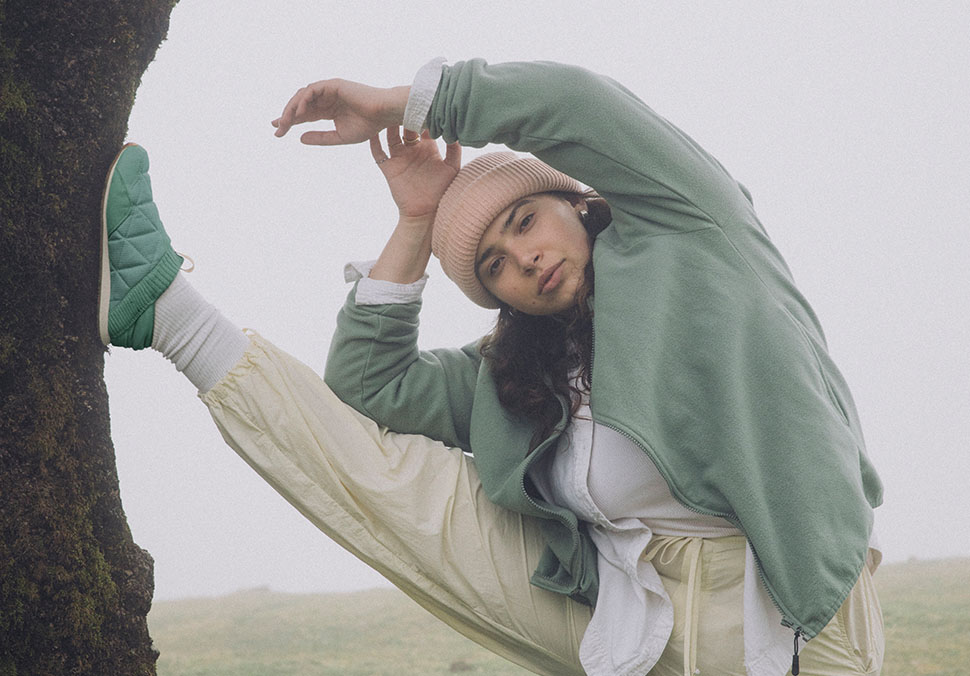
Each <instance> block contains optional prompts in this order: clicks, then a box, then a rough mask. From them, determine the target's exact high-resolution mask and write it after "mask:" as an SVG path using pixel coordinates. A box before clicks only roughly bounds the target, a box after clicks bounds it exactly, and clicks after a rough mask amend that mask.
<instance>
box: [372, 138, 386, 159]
mask: <svg viewBox="0 0 970 676" xmlns="http://www.w3.org/2000/svg"><path fill="white" fill-rule="evenodd" d="M370 154H371V157H373V158H374V161H375V162H377V164H384V163H385V162H387V160H388V157H387V153H385V152H384V148H382V147H381V137H380V136H377V135H376V134H375V135H374V136H371V137H370Z"/></svg>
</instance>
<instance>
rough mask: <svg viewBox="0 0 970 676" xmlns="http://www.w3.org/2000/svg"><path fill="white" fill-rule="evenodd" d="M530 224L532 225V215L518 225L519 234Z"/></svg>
mask: <svg viewBox="0 0 970 676" xmlns="http://www.w3.org/2000/svg"><path fill="white" fill-rule="evenodd" d="M530 223H532V214H528V215H527V216H526V217H525V218H523V219H522V222H521V223H519V232H522V231H524V230H525V229H526V228H527V227H529V224H530Z"/></svg>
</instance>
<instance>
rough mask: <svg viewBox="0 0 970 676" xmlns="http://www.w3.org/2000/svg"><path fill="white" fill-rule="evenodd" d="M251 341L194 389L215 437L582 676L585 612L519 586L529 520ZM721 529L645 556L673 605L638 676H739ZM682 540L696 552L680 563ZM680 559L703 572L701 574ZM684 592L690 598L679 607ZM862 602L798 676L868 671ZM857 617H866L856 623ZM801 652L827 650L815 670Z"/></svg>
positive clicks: (466, 629)
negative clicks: (220, 372)
mask: <svg viewBox="0 0 970 676" xmlns="http://www.w3.org/2000/svg"><path fill="white" fill-rule="evenodd" d="M252 341H253V342H252V344H251V345H250V348H249V350H248V351H247V352H246V354H245V356H244V357H243V358H242V359H241V360H240V362H239V363H237V364H236V366H235V367H234V368H233V369H232V370H231V371H230V373H229V374H228V375H227V376H226V377H225V378H223V379H222V380H221V381H220V382H219V383H218V384H217V385H216V386H215V387H214V388H213V389H211V390H210V391H209V392H207V393H205V394H203V395H202V397H201V398H202V400H203V401H204V402H205V404H206V405H207V406H208V407H209V411H210V413H211V414H212V417H213V419H214V420H215V422H216V425H217V426H218V427H219V430H220V431H221V432H222V435H223V437H224V438H225V440H226V442H227V443H228V444H229V445H230V446H231V447H232V448H233V449H234V450H235V451H236V452H237V453H238V454H239V455H240V456H241V457H242V458H243V459H244V460H245V461H246V462H247V463H249V465H250V466H252V467H253V469H255V470H256V472H257V473H258V474H259V475H260V476H262V477H263V478H264V479H265V480H266V481H267V482H269V484H270V485H272V486H273V488H275V489H276V490H277V491H278V492H279V493H280V495H282V496H283V497H284V498H286V499H287V500H288V501H289V502H290V503H291V504H292V505H293V506H294V507H296V508H297V509H298V510H299V511H300V512H301V513H302V514H303V515H304V516H306V517H307V518H308V519H309V520H310V521H311V522H313V524H314V525H316V526H317V527H318V528H319V529H320V530H322V531H323V532H324V533H326V534H327V535H328V536H329V537H331V538H332V539H333V540H335V541H336V542H338V543H339V544H340V545H341V546H343V547H345V548H346V549H347V550H349V551H350V552H351V553H353V554H354V555H355V556H357V557H358V558H360V559H361V560H362V561H364V562H365V563H367V564H368V565H370V566H372V567H373V568H375V569H376V570H377V571H378V572H380V573H381V574H382V575H384V576H385V577H387V578H388V579H389V580H390V581H391V582H392V583H393V584H395V585H396V586H397V587H399V588H400V589H401V590H402V591H404V593H406V594H407V595H408V596H410V597H411V598H413V599H414V600H415V601H417V602H418V603H419V604H420V605H421V606H423V607H424V608H425V609H427V610H428V611H430V612H431V613H432V614H434V615H435V616H436V617H438V618H439V619H441V620H443V621H444V622H445V623H446V624H448V625H449V626H451V627H452V628H454V629H456V630H457V631H459V632H461V633H462V634H464V635H465V636H467V637H469V638H470V639H472V640H473V641H475V642H477V643H479V644H480V645H482V646H484V647H485V648H487V649H489V650H491V651H493V652H495V653H498V654H499V655H502V656H504V657H505V658H507V659H509V660H511V661H512V662H515V663H516V664H519V665H521V666H523V667H525V668H526V669H529V670H531V671H534V672H536V673H540V674H555V675H567V674H582V673H583V670H582V667H581V666H580V664H579V644H580V641H581V640H582V636H583V632H584V631H585V628H586V625H587V623H588V622H589V618H590V612H591V611H590V609H589V608H588V607H586V606H584V605H582V604H579V603H576V602H574V601H570V600H569V599H567V598H565V597H562V596H560V595H558V594H553V593H550V592H546V591H544V590H541V589H539V588H537V587H534V586H532V585H531V584H529V576H530V575H531V573H532V571H533V570H534V569H535V567H536V566H537V565H538V561H539V557H540V555H541V553H542V550H543V544H542V538H541V537H540V534H539V531H538V528H537V526H536V523H535V522H534V521H533V520H531V519H529V518H525V517H522V516H520V515H517V514H515V513H513V512H510V511H508V510H505V509H502V508H499V507H497V506H495V505H493V504H492V503H491V502H489V500H488V498H486V497H485V495H484V493H483V492H482V488H481V484H480V482H479V480H478V475H477V473H476V471H475V466H474V463H473V462H472V461H471V459H470V458H469V457H468V456H466V455H465V454H463V453H462V452H460V451H458V450H455V449H451V448H447V447H445V446H444V445H442V444H440V443H437V442H434V441H431V440H429V439H427V438H425V437H421V436H416V435H406V434H395V433H393V432H389V431H387V430H386V429H384V428H382V427H379V426H378V425H377V424H375V423H374V422H373V421H372V420H370V419H368V418H366V417H364V416H362V415H360V414H359V413H357V412H356V411H355V410H353V409H352V408H350V407H349V406H347V405H345V404H344V403H343V402H341V401H340V400H339V399H337V397H336V396H335V395H334V394H333V393H332V392H331V391H330V389H329V388H328V387H327V386H326V384H325V383H324V382H323V380H322V379H321V378H320V377H319V376H318V375H317V374H316V373H314V372H313V371H312V370H311V369H310V368H309V367H307V366H305V365H304V364H302V363H300V362H299V361H297V360H296V359H294V358H292V357H290V356H289V355H287V354H286V353H284V352H282V351H281V350H279V349H277V348H276V347H275V346H273V345H272V344H270V343H269V342H267V341H265V340H264V339H262V338H260V337H259V336H255V335H254V336H252ZM721 540H724V541H726V542H727V541H737V542H739V543H740V545H739V546H734V545H732V544H730V543H728V544H726V545H725V544H723V543H722V544H720V545H719V544H718V541H705V542H704V547H702V548H697V547H678V548H677V549H678V551H677V552H676V554H675V555H671V556H669V557H668V558H664V557H659V556H658V557H655V558H654V565H655V566H656V567H657V569H658V572H659V573H660V574H661V577H662V579H663V581H664V585H665V587H666V588H667V590H668V592H669V593H670V596H671V599H672V600H673V602H674V621H675V626H674V635H673V636H672V637H671V641H670V642H669V644H668V647H667V649H666V650H665V652H664V654H663V656H662V658H661V660H660V663H658V665H657V666H656V667H655V668H654V669H653V670H652V671H651V674H668V673H669V674H682V673H684V665H685V664H689V665H690V667H691V669H693V668H697V669H699V670H700V673H701V674H715V673H716V674H734V673H738V674H744V668H743V655H742V654H741V653H742V652H743V648H742V646H741V634H740V626H741V608H740V605H739V603H740V598H741V586H740V583H739V580H741V578H743V566H744V546H743V540H742V539H741V538H721ZM688 550H691V551H700V554H699V557H700V558H699V559H698V555H697V554H695V555H694V556H693V558H692V560H691V561H690V564H689V565H687V563H686V558H685V557H686V556H687V552H688ZM731 552H734V554H733V555H732V554H731ZM660 559H663V560H662V561H661V560H660ZM668 559H669V560H668ZM698 566H699V568H698ZM688 568H692V569H694V570H695V573H696V571H697V570H701V571H702V573H701V575H700V581H699V582H698V579H695V578H698V576H697V575H696V574H694V575H690V574H688V573H687V571H686V570H685V569H688ZM710 571H715V572H717V575H712V574H711V572H710ZM682 572H683V573H684V574H681V573H682ZM725 579H726V580H727V582H725ZM867 580H868V582H867V584H868V585H869V586H870V587H871V580H869V579H868V573H864V575H863V579H861V580H860V584H857V585H856V590H857V591H858V590H859V589H860V588H861V587H862V586H863V582H866V581H867ZM688 581H689V582H691V584H692V585H693V584H700V585H701V586H700V587H698V588H697V591H696V593H693V592H692V593H689V594H688V593H687V591H686V589H687V584H688ZM732 586H733V587H734V589H730V587H732ZM688 597H689V598H690V600H691V605H692V606H693V605H694V604H695V603H699V604H700V605H699V607H695V608H688V607H687V605H686V604H687V599H688ZM857 597H858V598H857ZM874 599H875V596H874V594H873V595H872V598H871V599H869V598H868V597H867V598H863V597H862V596H860V595H859V594H858V593H856V592H853V595H852V596H850V598H849V600H848V601H847V602H846V606H844V607H843V610H846V609H847V608H849V605H850V602H853V601H854V604H855V607H856V610H855V611H853V612H849V613H847V614H845V617H844V618H843V620H840V622H839V623H838V624H839V626H838V627H836V629H837V630H838V631H836V632H832V631H830V629H832V628H833V625H836V624H837V622H836V621H837V620H839V617H841V616H843V613H842V612H841V611H840V616H839V617H837V618H836V619H834V620H833V622H832V623H830V625H829V627H826V630H825V631H824V632H822V634H820V635H819V636H818V637H817V638H816V639H814V640H813V641H811V642H810V643H809V644H808V645H807V646H806V647H805V648H804V649H803V651H802V657H801V662H802V674H805V675H806V676H809V675H817V676H822V675H823V674H864V673H878V665H880V664H881V661H882V660H881V652H882V650H881V634H882V625H881V615H880V616H879V623H878V627H875V621H874V619H873V612H872V609H873V603H872V601H873V600H874ZM720 606H723V610H719V609H718V608H719V607H720ZM875 607H876V610H878V602H875ZM860 609H861V610H860ZM849 610H852V609H851V608H850V609H849ZM856 615H858V616H859V617H865V618H867V619H866V621H865V622H863V623H862V624H860V622H859V620H858V618H857V617H856ZM711 616H717V617H722V618H732V619H731V620H730V622H731V623H732V624H733V627H734V630H731V628H730V627H728V626H725V625H724V624H720V625H717V626H716V627H715V626H710V625H705V622H704V619H703V618H705V617H711ZM690 618H694V622H696V623H697V624H698V626H697V627H693V628H691V627H690V626H688V627H687V631H688V633H690V632H695V633H696V639H695V640H694V644H696V648H695V650H696V651H697V654H695V655H689V656H688V658H687V659H686V660H685V656H684V649H683V645H684V642H683V641H684V639H683V635H684V625H685V621H686V622H688V623H690V622H691V620H690ZM697 618H700V619H699V620H698V619H697ZM844 625H852V627H853V630H852V631H851V632H850V631H848V630H847V628H846V626H844ZM856 625H859V626H860V627H862V625H865V626H864V627H862V628H861V629H860V628H859V627H856ZM698 627H699V628H698ZM877 629H878V639H879V640H878V641H876V640H875V637H874V632H876V630H877ZM853 632H854V633H855V634H860V632H861V633H862V634H865V633H866V632H868V635H865V636H862V637H861V638H862V639H865V640H863V641H862V642H863V643H865V644H866V645H865V649H863V650H861V651H860V650H859V648H858V645H856V644H858V643H859V639H860V636H859V635H851V636H850V635H849V634H851V633H853ZM686 644H687V645H688V646H690V645H692V644H691V642H690V641H689V640H688V641H687V642H686ZM816 646H817V648H816ZM876 646H877V647H878V648H879V649H878V651H876V650H875V647H876ZM870 648H871V649H870ZM856 651H859V653H858V654H856ZM814 652H819V653H826V654H828V653H832V652H834V653H838V654H837V655H832V656H830V657H827V658H825V659H822V660H818V666H819V669H818V670H813V666H812V665H813V663H814V662H815V661H816V660H814V659H813V657H812V654H813V653H814ZM877 658H878V659H877ZM846 660H848V662H847V661H846ZM876 661H878V664H876ZM830 663H831V665H834V666H833V667H832V669H830V668H829V666H830ZM823 664H824V667H823ZM850 664H851V666H850ZM695 665H696V667H695ZM873 666H875V669H874V670H867V669H866V667H873Z"/></svg>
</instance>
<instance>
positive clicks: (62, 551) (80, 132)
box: [0, 0, 175, 676]
mask: <svg viewBox="0 0 970 676" xmlns="http://www.w3.org/2000/svg"><path fill="white" fill-rule="evenodd" d="M174 4H175V0H123V1H122V0H85V1H73V0H0V251H2V263H0V308H2V309H0V676H10V675H13V674H17V675H22V674H67V673H70V674H154V673H155V660H156V657H157V654H156V652H155V651H154V650H153V648H152V645H151V639H150V637H149V635H148V629H147V624H146V620H145V617H146V615H147V613H148V610H149V608H150V606H151V598H152V593H153V579H152V561H151V557H150V556H149V555H148V553H147V552H145V551H144V550H142V549H140V548H139V547H138V546H137V545H135V544H134V542H133V541H132V538H131V533H130V530H129V529H128V525H127V522H126V519H125V515H124V511H123V509H122V506H121V500H120V497H119V491H118V478H117V471H116V467H115V459H114V450H113V447H112V444H111V438H110V429H109V425H108V405H107V393H106V391H105V388H104V380H103V367H104V359H103V356H104V348H103V346H102V345H101V342H100V339H99V336H98V329H97V317H96V315H97V293H98V289H97V286H98V285H97V279H98V270H99V266H100V262H99V256H100V244H99V241H100V240H99V233H100V220H99V219H100V193H101V188H102V182H103V180H104V175H105V173H106V171H107V168H108V166H109V164H110V162H111V160H112V158H113V156H114V154H115V153H116V152H117V150H118V148H119V147H120V146H121V144H122V142H123V141H124V137H125V132H126V128H127V120H128V116H129V113H130V111H131V107H132V105H133V103H134V95H135V90H136V88H137V86H138V83H139V81H140V78H141V76H142V73H144V71H145V68H146V67H147V66H148V63H149V62H150V61H151V59H152V58H153V57H154V54H155V52H156V50H157V48H158V46H159V44H160V43H161V41H162V40H163V38H164V35H165V32H166V31H167V29H168V17H169V14H170V13H171V10H172V8H173V6H174Z"/></svg>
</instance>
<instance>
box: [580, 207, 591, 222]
mask: <svg viewBox="0 0 970 676" xmlns="http://www.w3.org/2000/svg"><path fill="white" fill-rule="evenodd" d="M579 219H580V220H581V221H582V222H583V225H586V221H588V220H589V212H588V211H586V210H585V209H582V210H580V212H579Z"/></svg>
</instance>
